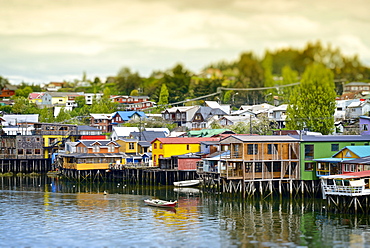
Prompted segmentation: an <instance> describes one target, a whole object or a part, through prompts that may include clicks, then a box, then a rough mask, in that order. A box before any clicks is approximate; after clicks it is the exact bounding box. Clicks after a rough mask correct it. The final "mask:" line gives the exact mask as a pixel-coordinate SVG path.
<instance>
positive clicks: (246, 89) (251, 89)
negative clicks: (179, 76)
mask: <svg viewBox="0 0 370 248" xmlns="http://www.w3.org/2000/svg"><path fill="white" fill-rule="evenodd" d="M300 83H301V82H298V83H293V84H286V85H276V86H272V87H259V88H224V87H218V88H217V92H215V93H212V94H208V95H204V96H199V97H196V98H192V99H186V100H184V101H180V102H174V103H169V104H167V105H178V104H181V103H185V102H192V101H196V100H200V99H203V98H207V97H210V96H214V95H218V94H221V93H222V91H223V90H225V91H228V90H233V91H254V90H269V89H277V88H284V87H290V86H294V85H298V84H300Z"/></svg>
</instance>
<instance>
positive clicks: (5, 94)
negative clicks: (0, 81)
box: [0, 84, 17, 98]
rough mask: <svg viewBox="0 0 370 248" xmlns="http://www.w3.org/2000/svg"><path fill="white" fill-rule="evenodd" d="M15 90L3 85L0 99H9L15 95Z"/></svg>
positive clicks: (12, 86)
mask: <svg viewBox="0 0 370 248" xmlns="http://www.w3.org/2000/svg"><path fill="white" fill-rule="evenodd" d="M16 90H17V86H14V85H10V84H5V85H4V87H3V88H2V89H1V91H0V98H3V97H5V98H9V97H11V96H13V95H14V94H15V91H16Z"/></svg>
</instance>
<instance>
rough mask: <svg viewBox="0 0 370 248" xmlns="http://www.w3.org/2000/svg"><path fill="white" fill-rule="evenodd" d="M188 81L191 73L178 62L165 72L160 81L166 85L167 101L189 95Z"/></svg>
mask: <svg viewBox="0 0 370 248" xmlns="http://www.w3.org/2000/svg"><path fill="white" fill-rule="evenodd" d="M190 81H191V73H190V72H189V71H188V70H186V69H185V68H184V67H183V66H182V65H180V64H179V65H176V66H175V67H174V68H173V69H172V70H170V71H169V72H167V73H166V74H165V75H164V76H163V78H162V82H163V83H165V84H166V86H167V89H168V92H169V99H168V100H169V102H171V103H173V102H177V101H183V100H185V99H186V97H188V96H189V85H190Z"/></svg>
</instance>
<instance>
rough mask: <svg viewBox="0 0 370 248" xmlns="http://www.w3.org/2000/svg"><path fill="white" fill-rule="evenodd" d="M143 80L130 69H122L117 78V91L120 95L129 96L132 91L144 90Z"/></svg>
mask: <svg viewBox="0 0 370 248" xmlns="http://www.w3.org/2000/svg"><path fill="white" fill-rule="evenodd" d="M142 81H143V80H142V78H141V77H140V75H139V74H138V73H132V72H131V70H130V69H129V68H128V67H124V68H122V69H121V70H120V71H119V72H118V75H117V77H116V78H115V83H116V84H117V90H118V91H119V93H120V94H123V95H127V96H128V95H129V94H130V93H131V91H133V90H135V89H139V88H142V87H141V85H142Z"/></svg>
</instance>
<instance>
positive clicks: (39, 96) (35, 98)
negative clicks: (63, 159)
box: [28, 92, 52, 105]
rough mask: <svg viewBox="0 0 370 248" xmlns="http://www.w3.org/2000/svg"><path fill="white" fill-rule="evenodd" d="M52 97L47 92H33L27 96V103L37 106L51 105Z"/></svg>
mask: <svg viewBox="0 0 370 248" xmlns="http://www.w3.org/2000/svg"><path fill="white" fill-rule="evenodd" d="M51 100H52V97H51V95H50V94H49V93H47V92H33V93H30V94H29V95H28V101H29V102H30V103H35V104H37V105H51V104H52V101H51Z"/></svg>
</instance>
